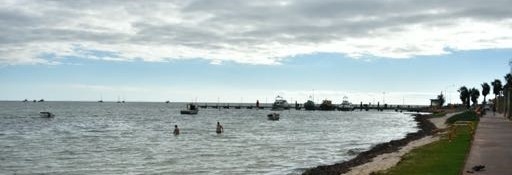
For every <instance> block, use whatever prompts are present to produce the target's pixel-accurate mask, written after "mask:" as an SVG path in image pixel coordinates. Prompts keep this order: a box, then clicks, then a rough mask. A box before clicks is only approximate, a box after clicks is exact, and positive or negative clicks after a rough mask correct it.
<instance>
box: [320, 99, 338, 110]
mask: <svg viewBox="0 0 512 175" xmlns="http://www.w3.org/2000/svg"><path fill="white" fill-rule="evenodd" d="M334 109H336V107H335V106H334V105H333V104H332V102H331V100H324V101H322V104H320V110H324V111H332V110H334Z"/></svg>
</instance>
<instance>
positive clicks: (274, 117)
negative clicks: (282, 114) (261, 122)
mask: <svg viewBox="0 0 512 175" xmlns="http://www.w3.org/2000/svg"><path fill="white" fill-rule="evenodd" d="M267 117H268V119H269V120H279V113H275V112H273V113H270V114H268V115H267Z"/></svg>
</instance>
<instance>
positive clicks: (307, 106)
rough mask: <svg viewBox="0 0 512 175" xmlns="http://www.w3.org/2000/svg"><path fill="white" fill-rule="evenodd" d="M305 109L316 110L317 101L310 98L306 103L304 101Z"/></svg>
mask: <svg viewBox="0 0 512 175" xmlns="http://www.w3.org/2000/svg"><path fill="white" fill-rule="evenodd" d="M304 109H305V110H306V111H312V110H315V109H316V107H315V102H313V101H311V100H308V101H307V102H306V103H304Z"/></svg>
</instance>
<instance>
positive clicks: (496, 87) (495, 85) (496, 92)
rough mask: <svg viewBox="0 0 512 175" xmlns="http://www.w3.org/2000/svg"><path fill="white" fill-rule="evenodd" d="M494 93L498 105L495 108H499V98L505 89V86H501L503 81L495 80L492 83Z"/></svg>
mask: <svg viewBox="0 0 512 175" xmlns="http://www.w3.org/2000/svg"><path fill="white" fill-rule="evenodd" d="M491 85H492V93H493V94H494V99H495V102H496V104H494V106H495V107H498V106H499V101H498V96H499V95H500V92H501V90H502V89H503V86H502V85H501V81H500V80H498V79H495V80H494V81H493V82H492V83H491Z"/></svg>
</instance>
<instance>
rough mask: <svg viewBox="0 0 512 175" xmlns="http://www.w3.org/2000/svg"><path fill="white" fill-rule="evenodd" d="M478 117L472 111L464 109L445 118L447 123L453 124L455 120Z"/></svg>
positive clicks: (472, 119) (469, 119) (474, 119)
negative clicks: (464, 110)
mask: <svg viewBox="0 0 512 175" xmlns="http://www.w3.org/2000/svg"><path fill="white" fill-rule="evenodd" d="M478 120H479V118H478V116H476V113H475V112H474V111H466V112H463V113H460V114H457V115H454V116H452V117H450V118H448V119H447V120H446V123H447V124H453V123H455V122H456V121H478Z"/></svg>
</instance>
